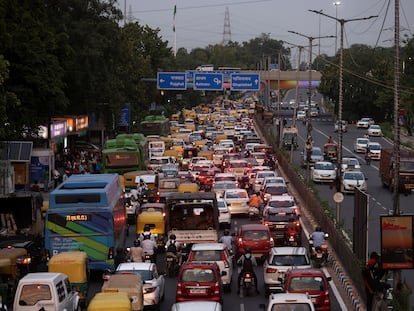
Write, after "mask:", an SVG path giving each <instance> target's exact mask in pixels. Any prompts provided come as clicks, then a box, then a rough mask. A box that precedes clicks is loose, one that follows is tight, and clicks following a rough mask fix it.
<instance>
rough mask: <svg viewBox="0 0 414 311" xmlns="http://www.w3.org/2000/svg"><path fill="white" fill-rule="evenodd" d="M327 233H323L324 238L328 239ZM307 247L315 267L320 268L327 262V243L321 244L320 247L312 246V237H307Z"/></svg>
mask: <svg viewBox="0 0 414 311" xmlns="http://www.w3.org/2000/svg"><path fill="white" fill-rule="evenodd" d="M328 237H329V236H328V234H327V233H325V240H327V239H328ZM309 248H310V256H311V260H312V261H313V262H314V264H315V265H316V267H317V268H320V267H321V266H322V265H323V264H325V263H327V262H328V245H327V244H326V243H324V244H322V245H321V246H320V247H314V245H313V240H312V237H311V236H310V237H309Z"/></svg>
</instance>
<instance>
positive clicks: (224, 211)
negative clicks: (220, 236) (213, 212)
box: [217, 198, 231, 228]
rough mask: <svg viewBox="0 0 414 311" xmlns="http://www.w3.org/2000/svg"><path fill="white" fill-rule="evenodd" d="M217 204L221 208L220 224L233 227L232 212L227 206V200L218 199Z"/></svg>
mask: <svg viewBox="0 0 414 311" xmlns="http://www.w3.org/2000/svg"><path fill="white" fill-rule="evenodd" d="M217 206H218V210H219V224H220V226H222V227H225V228H230V227H231V214H230V210H229V208H228V207H227V203H226V201H224V199H222V198H218V199H217Z"/></svg>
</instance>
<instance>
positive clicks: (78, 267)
mask: <svg viewBox="0 0 414 311" xmlns="http://www.w3.org/2000/svg"><path fill="white" fill-rule="evenodd" d="M88 262H89V259H88V255H87V254H86V252H83V251H67V252H62V253H59V254H56V255H53V256H52V257H51V258H50V260H49V263H48V270H49V272H60V273H64V274H66V275H67V276H68V278H69V281H70V283H71V285H72V288H73V289H74V290H76V291H77V292H78V293H79V297H80V302H81V305H83V306H85V300H86V296H87V295H88V279H89V267H88Z"/></svg>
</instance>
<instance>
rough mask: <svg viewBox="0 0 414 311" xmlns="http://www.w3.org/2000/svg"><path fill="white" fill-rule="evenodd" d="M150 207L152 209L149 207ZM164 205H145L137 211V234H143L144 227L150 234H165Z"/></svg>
mask: <svg viewBox="0 0 414 311" xmlns="http://www.w3.org/2000/svg"><path fill="white" fill-rule="evenodd" d="M151 205H152V207H151ZM161 206H162V207H163V208H161ZM164 206H165V205H164V204H163V203H147V204H144V205H143V207H142V208H140V209H139V210H138V215H137V228H136V229H137V230H136V232H137V234H141V233H142V232H144V227H145V226H149V227H150V229H151V233H152V234H156V235H164V233H165V207H164Z"/></svg>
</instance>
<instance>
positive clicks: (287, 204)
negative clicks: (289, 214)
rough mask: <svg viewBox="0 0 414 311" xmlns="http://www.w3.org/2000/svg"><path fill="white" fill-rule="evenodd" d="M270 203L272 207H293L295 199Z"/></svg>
mask: <svg viewBox="0 0 414 311" xmlns="http://www.w3.org/2000/svg"><path fill="white" fill-rule="evenodd" d="M268 205H269V206H270V207H292V206H294V205H295V204H294V202H293V201H290V200H285V201H270V202H269V204H268Z"/></svg>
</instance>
